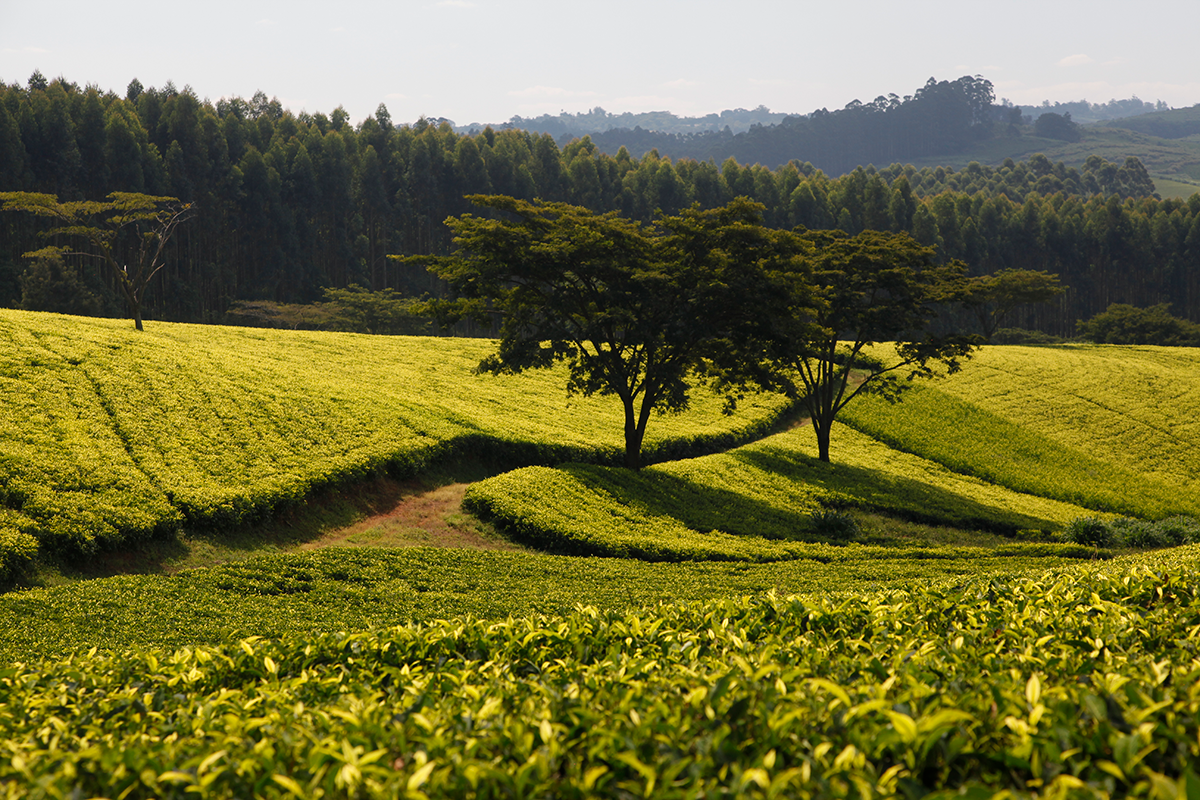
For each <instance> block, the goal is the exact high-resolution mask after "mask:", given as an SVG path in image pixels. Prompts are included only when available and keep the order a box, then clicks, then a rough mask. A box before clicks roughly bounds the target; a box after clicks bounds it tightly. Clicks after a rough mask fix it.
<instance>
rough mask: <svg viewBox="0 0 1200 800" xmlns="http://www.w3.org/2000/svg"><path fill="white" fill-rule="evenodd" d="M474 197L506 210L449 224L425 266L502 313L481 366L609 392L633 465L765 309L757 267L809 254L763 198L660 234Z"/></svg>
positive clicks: (549, 207) (681, 221)
mask: <svg viewBox="0 0 1200 800" xmlns="http://www.w3.org/2000/svg"><path fill="white" fill-rule="evenodd" d="M468 199H469V200H471V202H473V203H475V204H476V205H477V206H480V207H482V208H485V209H492V210H493V211H494V212H500V214H499V216H498V218H491V217H476V216H474V215H471V214H464V215H463V216H461V217H458V218H455V219H450V220H447V224H448V225H449V226H450V227H451V228H452V229H453V230H454V234H455V235H454V243H455V246H456V252H455V254H454V256H451V257H446V258H441V259H437V260H434V261H433V263H432V265H431V266H430V269H431V270H432V271H433V272H435V273H436V274H437V275H438V276H439V277H441V278H443V279H445V280H447V281H448V282H449V283H450V285H451V287H453V289H454V290H455V291H457V292H460V293H461V294H462V295H463V297H464V301H463V302H461V303H458V304H450V305H449V309H450V310H451V311H452V313H455V314H475V315H481V316H483V317H484V318H485V319H486V318H487V316H488V315H492V314H494V315H496V316H498V317H499V319H500V341H499V342H498V344H497V351H496V353H494V354H493V355H490V356H488V357H487V358H485V359H484V360H483V361H481V362H480V364H479V369H480V371H482V372H491V373H494V374H516V373H520V372H523V371H525V370H529V369H538V368H545V367H549V366H551V365H553V364H556V363H559V362H562V363H565V364H566V366H567V371H568V375H569V378H568V380H567V387H566V388H567V393H568V395H572V394H579V395H583V396H584V397H589V396H591V395H593V394H599V395H615V396H616V397H618V398H619V399H620V400H621V404H622V406H623V408H624V412H625V419H624V426H623V428H624V434H625V466H626V467H629V468H630V469H638V468H639V467H640V466H641V447H642V440H643V438H644V437H645V433H646V426H647V423H648V422H649V419H650V416H651V414H652V413H653V412H655V411H657V412H659V413H664V412H678V411H682V410H684V409H686V408H687V407H688V401H689V395H690V393H691V391H692V387H693V385H694V384H695V383H696V382H697V375H696V373H697V372H699V371H701V370H702V369H703V368H704V366H705V364H706V359H707V358H709V357H711V356H713V355H714V354H715V353H724V352H726V351H728V350H730V349H731V347H732V342H733V341H734V340H736V339H737V336H736V333H737V332H738V331H739V329H740V327H741V326H744V325H745V324H746V323H745V320H746V319H747V318H748V317H749V316H750V315H752V314H755V313H758V312H759V311H760V310H761V306H760V304H759V303H756V302H754V301H755V300H758V299H759V295H760V293H761V291H762V286H763V281H762V279H761V277H762V275H763V274H764V273H765V272H766V271H768V270H771V269H779V268H780V267H781V266H792V267H794V265H793V263H792V262H793V261H794V260H795V257H796V256H797V255H799V254H801V253H804V252H805V251H806V247H805V244H806V243H805V242H804V241H803V239H802V238H801V237H800V236H798V235H795V234H789V233H787V232H784V231H771V230H767V229H766V228H765V227H764V226H763V224H762V210H763V208H762V206H761V205H760V204H756V203H752V202H750V201H748V200H746V199H744V198H741V199H738V200H734V201H732V202H730V203H729V204H727V205H725V206H723V207H721V208H718V209H715V210H712V211H701V210H699V209H698V208H692V209H689V210H687V211H685V212H684V213H683V214H681V215H679V216H675V217H666V218H662V219H658V220H656V228H657V230H651V229H647V228H643V227H642V226H640V225H639V224H638V223H636V222H634V221H631V220H628V219H623V218H621V217H619V216H618V215H616V214H615V213H609V214H596V213H594V212H592V211H589V210H588V209H586V208H582V207H580V206H573V205H569V204H567V203H551V202H546V201H542V200H538V201H534V202H532V203H530V202H526V201H523V200H517V199H514V198H512V197H507V196H503V195H487V196H485V195H472V196H471V197H469V198H468ZM398 260H399V261H401V262H402V263H409V262H414V261H416V262H424V261H428V259H423V258H420V257H416V258H399V259H398ZM801 266H802V264H801ZM801 294H807V293H804V292H793V293H792V294H791V295H790V297H791V298H792V299H793V301H796V302H799V301H800V296H801ZM434 307H435V308H441V309H442V310H443V313H445V312H446V311H447V309H448V306H447V304H441V305H435V306H434ZM735 360H737V361H739V362H740V361H741V360H742V359H736V357H735Z"/></svg>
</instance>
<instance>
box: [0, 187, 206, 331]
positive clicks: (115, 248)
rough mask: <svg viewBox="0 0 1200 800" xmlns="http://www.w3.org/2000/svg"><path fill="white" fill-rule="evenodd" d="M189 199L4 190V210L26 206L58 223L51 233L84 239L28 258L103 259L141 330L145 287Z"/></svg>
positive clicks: (0, 197) (162, 261)
mask: <svg viewBox="0 0 1200 800" xmlns="http://www.w3.org/2000/svg"><path fill="white" fill-rule="evenodd" d="M192 209H193V206H192V204H190V203H181V202H180V201H179V200H178V199H177V198H175V197H158V196H155V195H148V194H136V193H132V192H113V193H111V194H109V195H108V197H107V199H105V200H76V201H70V202H66V203H60V202H59V200H58V198H57V197H56V196H55V195H52V194H39V193H36V192H0V211H26V212H28V213H30V214H36V215H37V216H39V217H46V218H48V219H50V220H52V221H54V222H55V223H56V224H55V225H54V226H53V227H52V228H50V229H49V230H48V231H45V233H44V235H45V236H46V237H48V238H59V237H65V238H68V239H71V240H73V241H75V242H76V243H79V244H81V245H82V247H72V246H70V245H57V244H55V245H50V246H47V247H43V248H41V249H39V250H33V251H31V252H28V253H25V257H26V258H38V257H42V256H50V255H53V254H58V255H79V256H85V257H87V258H94V259H98V260H99V261H100V262H101V263H103V264H104V265H105V267H106V268H107V269H108V271H109V274H110V275H112V276H113V278H114V279H115V280H116V283H117V285H118V286H119V287H121V293H122V294H123V295H124V296H125V300H126V303H127V304H128V307H129V315H130V316H131V317H133V323H134V327H136V328H137V329H138V330H139V331H140V330H142V300H143V298H144V296H145V294H146V288H147V287H148V286H149V285H150V281H151V280H153V279H154V276H155V275H157V274H158V273H159V272H160V271H161V270H162V268H163V267H164V266H166V257H165V256H166V252H165V251H166V246H167V242H168V241H170V239H171V236H172V235H173V234H174V233H175V230H176V228H178V227H179V225H180V224H181V223H183V222H184V221H186V220H187V219H188V218H189V217H190V216H191V214H192Z"/></svg>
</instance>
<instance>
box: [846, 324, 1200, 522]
mask: <svg viewBox="0 0 1200 800" xmlns="http://www.w3.org/2000/svg"><path fill="white" fill-rule="evenodd" d="M931 388H936V392H933V391H928V390H926V391H921V390H918V391H917V392H913V393H912V394H911V396H910V397H908V398H906V399H905V400H904V402H902V403H900V404H898V405H896V406H894V407H891V408H888V407H886V406H884V405H881V404H880V403H878V402H875V401H873V400H872V399H870V398H866V401H867V402H864V403H861V404H860V403H859V401H857V400H856V401H855V403H853V404H851V405H850V406H848V407H847V409H846V411H847V412H848V413H847V416H846V420H847V421H848V422H851V424H854V425H855V426H862V429H863V430H867V431H868V432H871V433H872V434H875V433H879V434H880V435H885V436H887V437H888V441H889V442H891V443H893V444H894V445H895V446H898V447H903V448H905V449H909V450H911V452H915V453H919V454H921V455H924V456H926V457H927V458H934V459H936V460H938V461H941V462H942V463H946V464H952V463H953V464H955V466H954V467H953V468H954V469H962V470H964V471H968V472H970V473H971V474H977V475H981V476H983V475H993V476H994V479H995V480H997V481H1000V482H1002V483H1003V484H1004V485H1006V486H1010V487H1011V488H1018V489H1022V490H1023V491H1033V492H1035V493H1038V494H1042V493H1043V492H1046V493H1047V495H1046V496H1052V497H1058V498H1060V499H1066V500H1069V501H1070V502H1075V503H1079V504H1081V505H1086V506H1087V507H1089V508H1093V509H1096V510H1103V511H1112V512H1117V513H1125V514H1129V515H1132V516H1137V517H1142V518H1161V517H1166V516H1171V515H1173V514H1180V513H1182V514H1189V515H1192V516H1200V500H1198V499H1197V498H1200V491H1197V489H1198V488H1200V487H1198V485H1197V477H1196V476H1197V475H1200V448H1198V447H1197V446H1196V444H1197V442H1200V352H1198V351H1197V349H1196V348H1189V347H1142V346H1117V345H1060V346H1054V347H985V348H983V349H982V350H981V351H979V352H978V353H976V354H975V356H974V357H973V358H972V359H971V361H970V362H969V363H968V364H967V365H966V366H965V367H964V369H963V370H962V371H960V372H958V373H956V374H954V375H952V376H949V377H947V378H945V379H944V380H939V381H936V382H934V383H933V384H932V385H931ZM954 401H958V402H957V403H956V402H954ZM922 417H923V418H924V419H922ZM989 479H993V478H989ZM1112 484H1115V485H1116V486H1117V487H1118V488H1117V489H1116V490H1114V489H1112V488H1110V486H1111V485H1112ZM1123 486H1128V487H1129V490H1128V491H1127V492H1121V491H1120V490H1119V487H1123Z"/></svg>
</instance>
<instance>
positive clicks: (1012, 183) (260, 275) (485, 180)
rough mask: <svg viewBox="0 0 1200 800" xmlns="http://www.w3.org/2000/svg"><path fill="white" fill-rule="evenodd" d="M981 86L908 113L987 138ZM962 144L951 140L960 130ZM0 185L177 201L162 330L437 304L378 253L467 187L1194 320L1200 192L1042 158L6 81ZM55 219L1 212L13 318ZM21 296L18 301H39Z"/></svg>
mask: <svg viewBox="0 0 1200 800" xmlns="http://www.w3.org/2000/svg"><path fill="white" fill-rule="evenodd" d="M989 91H990V89H989V88H988V87H987V86H982V85H980V84H971V83H967V84H964V83H961V82H959V83H958V84H957V85H956V86H949V87H943V86H941V85H940V84H934V85H933V86H931V87H929V90H928V91H927V92H923V93H919V94H920V98H919V99H920V102H922V103H928V104H933V105H936V104H937V103H943V102H944V103H947V104H949V103H950V101H951V100H953V99H954V98H958V99H957V100H954V103H957V104H958V105H959V106H961V107H962V108H967V109H971V111H970V118H971V119H972V120H975V122H974V123H972V124H983V123H982V122H981V121H980V119H979V115H980V114H981V113H982V110H983V109H984V108H985V106H986V102H985V101H987V95H988V92H989ZM914 97H916V96H914ZM897 102H898V103H899V106H897V108H899V107H900V106H904V107H907V106H908V105H910V104H912V103H916V102H917V100H916V99H913V100H911V101H903V102H901V101H897ZM883 106H888V107H890V105H889V104H888V103H883V104H882V105H881V106H880V108H882V107H883ZM931 107H932V106H931ZM839 113H840V112H839ZM853 113H855V114H860V113H861V114H877V113H878V114H883V116H885V117H886V116H888V115H892V114H897V115H900V114H901V113H902V112H901V111H900V110H896V111H895V112H893V111H886V110H885V111H879V110H878V109H876V110H875V111H871V110H866V111H855V112H853ZM903 113H908V112H903ZM964 113H966V112H964ZM834 116H836V115H834ZM897 119H899V117H897ZM956 124H957V123H956ZM963 124H966V123H963ZM967 127H968V128H969V127H970V125H968V126H967ZM956 130H958V131H959V134H961V135H967V134H966V133H963V128H962V125H959V127H958V128H957V129H956ZM930 135H931V136H935V138H936V136H937V135H941V134H937V133H936V130H935V131H934V133H931V134H930ZM956 135H957V134H956ZM885 155H886V154H885ZM880 163H884V161H883V160H882V159H881V160H880ZM0 191H25V192H38V193H48V194H52V195H54V196H55V197H57V198H58V199H59V201H61V202H75V201H81V200H99V199H100V198H104V197H106V196H107V195H108V194H109V193H111V192H114V191H119V192H134V193H146V194H148V195H153V196H168V197H175V198H179V200H180V202H181V203H188V204H191V206H192V209H193V212H192V218H191V219H190V220H189V221H188V223H187V225H185V226H182V227H181V228H180V229H179V230H178V231H177V232H176V233H175V235H174V236H173V238H172V239H171V240H170V243H169V245H168V247H167V250H166V252H165V253H164V257H165V263H166V266H165V267H164V268H163V269H162V270H161V271H160V272H158V273H157V274H156V275H155V276H154V278H153V280H152V281H151V282H150V284H149V285H148V287H147V289H146V293H145V298H144V306H145V311H146V313H147V314H148V315H149V316H151V317H154V318H160V319H174V320H188V321H205V320H207V321H212V320H223V319H224V318H225V316H224V315H225V312H226V310H227V309H228V307H229V306H230V304H232V303H234V302H237V301H243V302H263V301H270V302H275V303H283V304H297V303H312V302H316V301H318V300H320V299H321V298H322V296H323V292H324V291H325V290H326V289H329V288H333V289H345V288H347V287H349V286H350V285H352V284H354V285H359V286H362V287H364V288H366V289H370V290H373V291H382V290H384V289H394V290H396V291H398V292H401V293H403V294H405V295H406V296H410V297H412V296H420V295H423V294H426V293H429V294H434V295H437V294H440V293H442V292H443V291H445V287H446V285H445V283H444V282H442V281H440V280H438V279H436V278H434V277H432V276H430V275H429V274H428V273H427V272H426V271H425V270H423V269H420V268H418V267H414V266H412V265H406V264H403V263H400V262H396V261H391V260H388V259H387V258H385V256H386V254H390V253H404V254H439V253H441V254H444V253H447V252H449V250H450V246H451V242H450V238H451V232H450V230H449V229H448V228H447V227H446V226H445V225H444V224H443V221H444V220H445V219H446V218H447V217H452V216H457V215H461V214H462V213H464V212H466V211H467V210H468V208H469V205H468V204H467V202H466V201H465V200H464V196H465V195H468V194H477V193H495V194H504V195H507V196H511V197H514V198H517V199H523V200H533V199H535V198H537V199H542V200H546V201H550V202H565V203H570V204H574V205H579V206H583V207H586V208H588V209H591V210H593V211H596V212H600V213H603V212H608V211H617V212H620V213H621V214H622V216H624V217H626V218H628V219H632V220H637V221H641V222H643V223H647V222H649V221H651V220H652V219H653V218H654V215H655V213H656V212H658V211H661V212H662V213H664V214H666V215H674V214H678V213H679V212H680V211H682V210H683V209H686V208H689V207H690V206H691V205H692V204H693V203H699V204H700V207H701V208H703V209H712V208H717V207H720V206H722V205H724V204H726V203H728V202H730V201H731V200H732V199H734V198H736V197H748V198H750V199H752V200H753V201H755V202H758V203H761V204H762V205H763V207H764V210H763V212H762V213H763V220H764V222H765V224H766V225H768V226H770V227H775V228H784V229H790V228H792V227H793V226H795V225H804V226H805V227H807V228H810V229H814V230H822V229H834V228H836V229H840V230H842V231H844V232H846V233H848V234H851V235H855V234H858V233H860V232H862V231H864V230H878V231H888V232H901V231H904V232H908V233H910V234H911V235H912V236H913V237H914V238H915V239H916V240H917V241H919V242H920V243H921V244H923V245H926V246H933V247H937V248H939V252H940V258H941V259H943V260H946V259H955V258H957V259H961V260H963V261H965V262H966V263H967V264H968V265H969V267H970V269H971V272H972V274H974V275H984V274H991V273H994V272H996V271H998V270H1001V269H1028V270H1035V271H1040V270H1045V271H1048V272H1050V273H1053V274H1055V275H1058V276H1059V277H1060V279H1061V281H1062V283H1064V284H1066V285H1069V286H1070V287H1071V290H1070V291H1069V292H1068V293H1067V294H1064V295H1062V296H1061V297H1060V298H1058V301H1057V302H1056V303H1055V304H1051V305H1045V306H1040V307H1037V308H1033V307H1021V308H1017V309H1015V310H1014V311H1013V312H1012V313H1011V314H1010V315H1009V319H1008V320H1007V324H1010V325H1013V326H1017V327H1025V328H1038V329H1042V330H1045V331H1046V332H1048V333H1055V334H1059V335H1064V334H1072V333H1074V324H1075V321H1076V320H1077V319H1084V318H1087V317H1090V316H1092V315H1093V314H1095V313H1098V312H1099V311H1102V310H1104V309H1105V308H1107V307H1108V305H1109V304H1110V303H1112V302H1114V301H1119V302H1128V303H1131V304H1134V305H1138V306H1152V305H1156V304H1158V303H1162V302H1168V301H1169V302H1172V303H1174V304H1175V305H1174V308H1175V310H1176V313H1179V314H1181V315H1182V316H1184V317H1186V318H1189V319H1200V268H1198V265H1200V197H1195V198H1192V199H1191V200H1189V201H1186V202H1182V201H1179V200H1158V199H1156V198H1155V197H1154V196H1153V194H1152V193H1153V183H1152V182H1151V181H1150V179H1149V176H1148V175H1146V173H1145V170H1144V169H1143V168H1142V166H1141V164H1140V163H1138V162H1137V161H1136V160H1128V161H1126V163H1124V164H1121V165H1118V164H1113V163H1110V162H1107V161H1105V160H1104V159H1101V158H1098V157H1094V158H1092V159H1089V160H1088V162H1087V163H1086V164H1085V165H1083V167H1082V168H1081V169H1078V170H1077V169H1074V168H1070V167H1066V166H1064V165H1062V164H1052V163H1051V162H1050V161H1049V160H1048V159H1046V158H1044V157H1039V156H1034V157H1033V158H1031V159H1029V161H1027V162H1023V163H1015V162H1011V163H1010V162H1006V163H1005V164H1004V165H1001V166H999V167H994V168H993V167H985V166H981V165H977V164H972V165H970V166H968V167H967V168H965V169H962V170H957V171H955V170H947V169H942V168H937V169H921V170H917V169H915V168H913V167H911V166H906V167H902V166H900V165H898V164H897V165H894V166H891V167H887V168H884V169H880V170H877V169H875V168H873V167H865V168H856V169H853V170H852V171H851V172H849V173H847V174H845V175H843V176H841V177H837V178H832V177H829V176H828V175H826V173H824V172H822V171H821V170H819V169H817V168H816V167H814V166H813V165H812V164H810V163H801V162H798V161H791V162H789V163H786V164H785V165H784V166H782V167H779V168H778V169H773V170H772V169H768V168H766V167H764V166H762V165H761V164H756V165H754V166H747V165H746V164H744V163H739V161H738V160H737V159H734V158H728V159H725V160H724V161H723V162H719V163H718V162H716V161H709V160H692V159H686V158H685V159H678V160H672V159H669V158H665V157H661V156H660V155H659V154H658V153H657V152H653V151H651V152H649V153H647V154H646V155H644V156H642V157H640V158H635V157H633V156H631V155H630V154H629V152H628V151H626V150H619V151H618V152H617V153H616V154H615V155H612V156H609V155H605V154H604V153H602V152H601V150H600V148H598V147H597V146H596V144H595V142H593V141H592V140H590V139H588V138H586V137H585V138H583V139H579V140H576V141H573V142H571V143H569V144H567V145H565V146H563V147H560V146H559V145H558V144H556V143H555V141H554V140H553V139H552V138H551V137H550V136H548V135H533V134H530V133H527V132H524V131H520V130H502V131H494V130H491V129H484V130H483V131H481V132H479V133H478V134H475V135H464V134H457V133H455V132H454V131H453V130H452V129H451V128H450V127H449V126H448V125H446V124H439V125H434V124H431V123H429V122H428V121H418V122H417V123H415V124H413V125H406V126H396V125H394V124H393V122H392V120H391V119H390V117H389V116H388V112H387V109H386V108H384V107H382V106H381V107H380V108H379V109H378V110H377V112H376V114H375V115H374V116H372V117H369V118H367V119H365V120H362V121H361V122H359V123H358V124H357V125H351V124H350V120H349V119H348V115H347V114H346V112H345V111H344V110H342V109H340V108H339V109H335V110H334V111H333V112H332V113H330V114H328V115H326V114H323V113H315V114H307V113H304V114H299V115H296V114H293V113H291V112H290V111H288V110H286V109H284V108H283V107H282V106H281V104H280V103H279V102H278V101H276V100H272V99H270V98H268V97H267V96H266V95H264V94H263V93H261V92H260V93H258V94H256V95H255V96H254V97H252V98H250V99H249V100H246V99H242V98H231V99H223V100H221V101H219V102H217V103H212V102H209V101H206V100H201V99H199V98H197V97H196V95H195V94H194V92H192V91H191V90H190V89H188V88H187V87H185V88H184V89H182V90H177V89H176V88H174V87H173V86H172V85H170V84H168V85H166V86H164V87H162V88H159V89H155V88H152V87H144V86H142V85H141V84H140V83H139V82H138V81H136V80H135V81H133V82H132V83H131V84H130V85H129V87H128V90H127V91H126V92H125V94H124V96H118V95H116V94H114V93H111V92H102V91H100V90H99V89H98V88H96V87H91V86H89V87H83V88H81V87H79V86H77V85H75V84H72V83H69V82H66V81H64V80H53V81H46V80H45V79H44V78H41V77H40V76H35V78H31V79H30V81H29V82H28V84H27V85H17V84H13V85H0ZM49 224H50V223H49V222H48V221H47V220H45V219H41V218H37V217H33V216H30V215H28V214H16V213H6V214H0V232H2V233H0V304H4V305H9V306H16V305H19V304H21V303H22V302H23V300H22V291H23V290H22V283H21V277H22V275H23V274H24V272H25V270H26V269H27V264H26V262H24V261H23V260H22V258H21V256H22V254H23V253H26V252H30V251H33V250H37V249H39V248H41V247H43V246H45V245H47V244H50V245H55V244H67V243H66V242H56V241H50V242H46V241H44V239H43V238H42V237H41V236H40V235H39V234H40V233H41V232H44V231H45V230H46V229H47V226H48V225H49ZM64 265H65V268H66V269H68V270H70V269H74V270H75V271H76V274H77V276H78V277H79V278H80V280H81V282H82V283H83V284H84V285H86V286H87V287H89V288H88V291H91V292H93V293H94V294H97V296H98V298H99V300H100V301H101V302H102V303H103V304H106V307H107V308H109V309H110V310H111V313H120V312H121V307H122V303H123V300H122V298H121V294H120V288H119V286H118V284H117V282H116V280H115V278H114V277H113V276H112V275H106V274H104V272H103V271H101V270H99V269H98V268H97V267H96V266H94V265H93V266H89V262H88V261H86V260H84V259H82V258H74V257H66V258H65V259H64ZM31 292H32V290H31ZM106 293H107V294H106ZM35 295H36V293H31V294H30V296H29V297H28V298H25V302H26V303H27V304H29V305H31V306H32V305H36V302H37V298H36V296H35ZM42 296H45V295H44V294H43V295H42ZM55 302H57V301H55Z"/></svg>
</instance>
